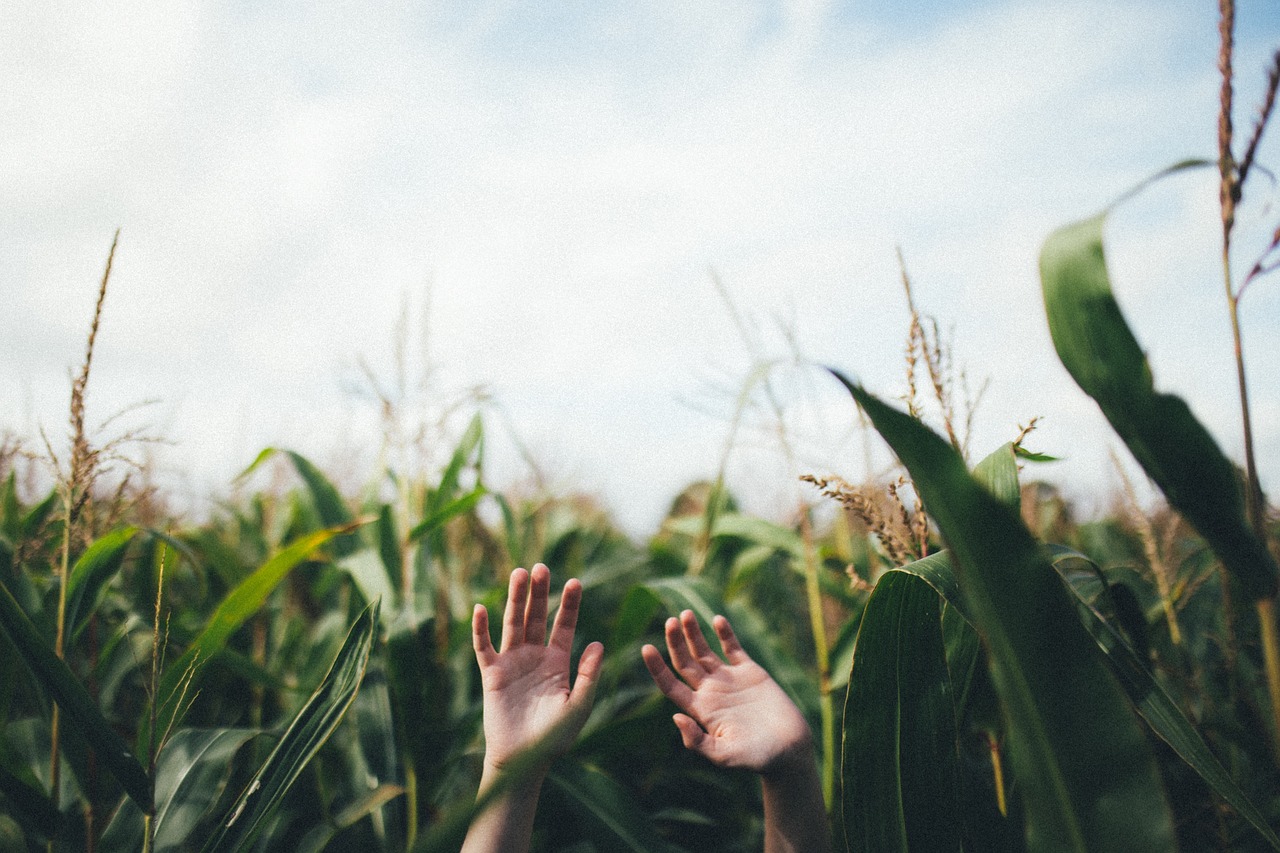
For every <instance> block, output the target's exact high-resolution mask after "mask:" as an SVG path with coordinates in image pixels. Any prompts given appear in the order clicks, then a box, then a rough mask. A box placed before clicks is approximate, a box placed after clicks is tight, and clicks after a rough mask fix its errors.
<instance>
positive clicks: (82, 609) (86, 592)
mask: <svg viewBox="0 0 1280 853" xmlns="http://www.w3.org/2000/svg"><path fill="white" fill-rule="evenodd" d="M137 534H138V528H136V527H122V528H120V529H119V530H113V531H112V532H110V533H108V534H106V535H105V536H101V537H99V538H98V539H96V540H94V542H93V544H92V545H90V546H89V547H88V548H87V549H85V552H84V553H83V554H81V555H80V559H78V560H76V564H75V565H74V566H72V567H71V576H70V578H69V579H68V580H67V614H66V620H67V625H68V626H69V629H70V632H71V636H73V637H74V636H77V635H78V634H79V633H80V630H81V628H82V627H83V625H82V624H81V621H80V619H81V616H82V615H83V616H84V617H85V618H88V616H89V614H90V613H92V612H93V611H94V609H95V608H96V607H97V606H98V602H99V601H100V600H101V598H102V592H103V590H104V589H105V588H106V586H107V584H108V583H109V582H110V581H111V578H112V577H113V576H114V575H115V573H116V572H118V571H119V570H120V566H121V564H122V563H124V554H125V549H127V548H128V547H129V543H130V542H132V541H133V538H134V536H136V535H137Z"/></svg>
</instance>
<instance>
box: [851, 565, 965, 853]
mask: <svg viewBox="0 0 1280 853" xmlns="http://www.w3.org/2000/svg"><path fill="white" fill-rule="evenodd" d="M853 654H854V657H853V668H852V670H851V671H850V674H849V693H848V698H847V700H846V702H845V709H844V754H843V760H842V767H843V775H844V786H843V790H844V794H843V797H844V799H843V810H844V832H845V839H846V842H847V844H848V849H849V851H850V853H853V852H854V851H866V853H878V851H895V850H897V851H907V850H936V851H939V853H942V851H947V850H952V851H959V850H960V843H961V822H960V816H959V810H958V802H957V798H956V791H957V785H956V779H957V770H956V757H957V753H956V721H955V711H954V708H953V706H952V693H951V680H950V677H949V675H948V671H947V662H946V659H945V656H944V651H943V639H942V619H941V610H940V608H939V597H938V593H937V592H936V591H935V590H934V589H933V588H932V587H930V586H929V585H928V584H927V583H925V582H924V581H922V580H921V579H920V578H919V577H918V576H916V575H913V574H910V573H908V572H901V571H890V572H887V573H886V574H885V575H883V576H882V577H881V578H880V580H879V582H878V583H877V584H876V588H875V591H874V592H873V593H872V594H871V598H870V600H869V601H868V602H867V608H866V612H865V613H864V614H863V616H862V627H861V628H859V630H858V640H857V645H856V646H855V648H854V653H853Z"/></svg>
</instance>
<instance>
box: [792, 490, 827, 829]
mask: <svg viewBox="0 0 1280 853" xmlns="http://www.w3.org/2000/svg"><path fill="white" fill-rule="evenodd" d="M800 532H801V535H802V536H803V539H804V588H805V593H806V595H807V596H808V599H809V626H810V628H811V629H812V630H813V648H814V654H815V656H816V658H817V661H818V689H819V700H818V702H819V704H818V707H819V710H820V712H821V714H822V801H823V802H824V803H825V804H826V806H827V810H828V811H830V810H831V806H832V803H833V802H834V800H835V780H836V722H835V705H834V704H833V702H832V699H831V657H830V652H829V649H828V647H827V629H826V625H825V623H824V620H823V618H822V588H821V586H820V585H819V583H818V561H817V559H816V555H815V554H814V549H813V526H812V525H811V524H810V522H809V512H808V510H807V509H806V508H804V507H802V508H801V511H800Z"/></svg>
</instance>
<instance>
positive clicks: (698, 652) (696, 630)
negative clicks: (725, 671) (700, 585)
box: [680, 610, 724, 672]
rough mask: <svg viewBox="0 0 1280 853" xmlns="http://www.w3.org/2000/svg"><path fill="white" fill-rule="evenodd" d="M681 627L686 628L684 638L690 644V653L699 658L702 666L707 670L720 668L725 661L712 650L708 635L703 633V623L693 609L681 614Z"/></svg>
mask: <svg viewBox="0 0 1280 853" xmlns="http://www.w3.org/2000/svg"><path fill="white" fill-rule="evenodd" d="M680 627H681V628H682V629H683V630H684V640H685V643H687V644H688V646H689V652H690V654H692V655H693V656H694V658H696V659H697V661H698V663H699V664H701V665H702V668H703V669H705V670H706V671H707V672H715V671H716V670H717V669H719V668H720V665H721V664H722V663H724V661H722V660H720V656H719V655H717V654H716V653H715V652H713V651H712V650H711V646H710V644H709V643H707V638H706V635H704V634H703V633H702V625H700V624H699V623H698V617H697V616H696V615H694V612H693V611H692V610H686V611H684V612H683V613H681V614H680Z"/></svg>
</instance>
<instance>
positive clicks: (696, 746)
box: [640, 610, 813, 776]
mask: <svg viewBox="0 0 1280 853" xmlns="http://www.w3.org/2000/svg"><path fill="white" fill-rule="evenodd" d="M711 625H712V627H713V628H714V629H715V632H716V636H717V637H719V638H720V644H721V646H722V647H723V648H724V653H725V657H726V659H727V663H726V662H725V661H722V660H721V659H720V656H719V655H717V654H716V653H715V652H714V651H712V650H711V647H710V646H709V645H708V644H707V640H706V637H704V636H703V634H702V628H701V626H699V624H698V618H697V616H695V615H694V613H693V611H691V610H686V611H684V612H683V613H681V614H680V618H679V619H676V618H675V617H672V618H670V619H668V620H667V623H666V639H667V651H668V652H669V654H670V655H671V662H672V664H673V665H674V666H675V669H676V672H679V673H680V676H681V677H682V678H683V679H684V680H683V681H681V680H680V679H679V678H676V676H675V674H674V673H673V672H672V671H671V670H670V669H669V668H668V667H667V665H666V663H665V662H664V661H663V659H662V655H661V653H660V652H659V651H658V650H657V649H656V648H654V647H653V646H651V645H646V646H644V648H642V649H641V650H640V654H641V657H643V658H644V663H645V666H646V667H648V669H649V674H650V675H652V676H653V680H654V681H655V682H656V683H657V685H658V689H659V690H661V691H662V692H663V694H664V695H666V697H667V698H668V699H670V700H671V701H673V702H675V703H676V705H677V706H678V707H679V708H680V709H681V710H682V711H684V712H685V713H683V714H676V715H675V717H674V720H675V724H676V728H678V729H679V730H680V737H681V739H682V740H683V741H684V745H685V747H686V748H688V749H692V750H694V751H695V752H698V753H700V754H702V755H703V756H705V757H706V758H708V759H709V760H710V761H711V762H712V763H714V764H717V765H719V766H721V767H732V768H741V769H746V770H753V771H755V772H757V773H761V774H764V775H766V776H767V775H774V774H778V773H782V772H785V771H787V770H789V769H791V768H792V767H795V766H797V765H799V766H807V765H808V764H810V763H812V761H813V757H812V752H811V750H812V742H813V740H812V735H811V734H810V732H809V724H808V723H807V722H806V721H805V719H804V715H803V714H801V713H800V710H799V709H798V708H796V706H795V703H793V702H792V701H791V699H790V698H789V697H788V696H787V694H786V693H785V692H784V691H783V689H782V688H781V687H779V686H778V683H777V682H776V681H774V680H773V679H772V678H771V677H770V676H769V673H767V672H765V670H764V668H763V667H761V666H760V665H759V664H757V663H756V662H755V661H753V660H752V659H751V658H750V656H748V655H747V653H746V652H745V651H743V649H742V645H741V644H740V643H739V642H738V638H737V636H736V635H735V634H734V633H733V628H732V626H730V625H729V620H728V619H726V618H724V617H723V616H716V617H715V618H714V619H712V620H711Z"/></svg>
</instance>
